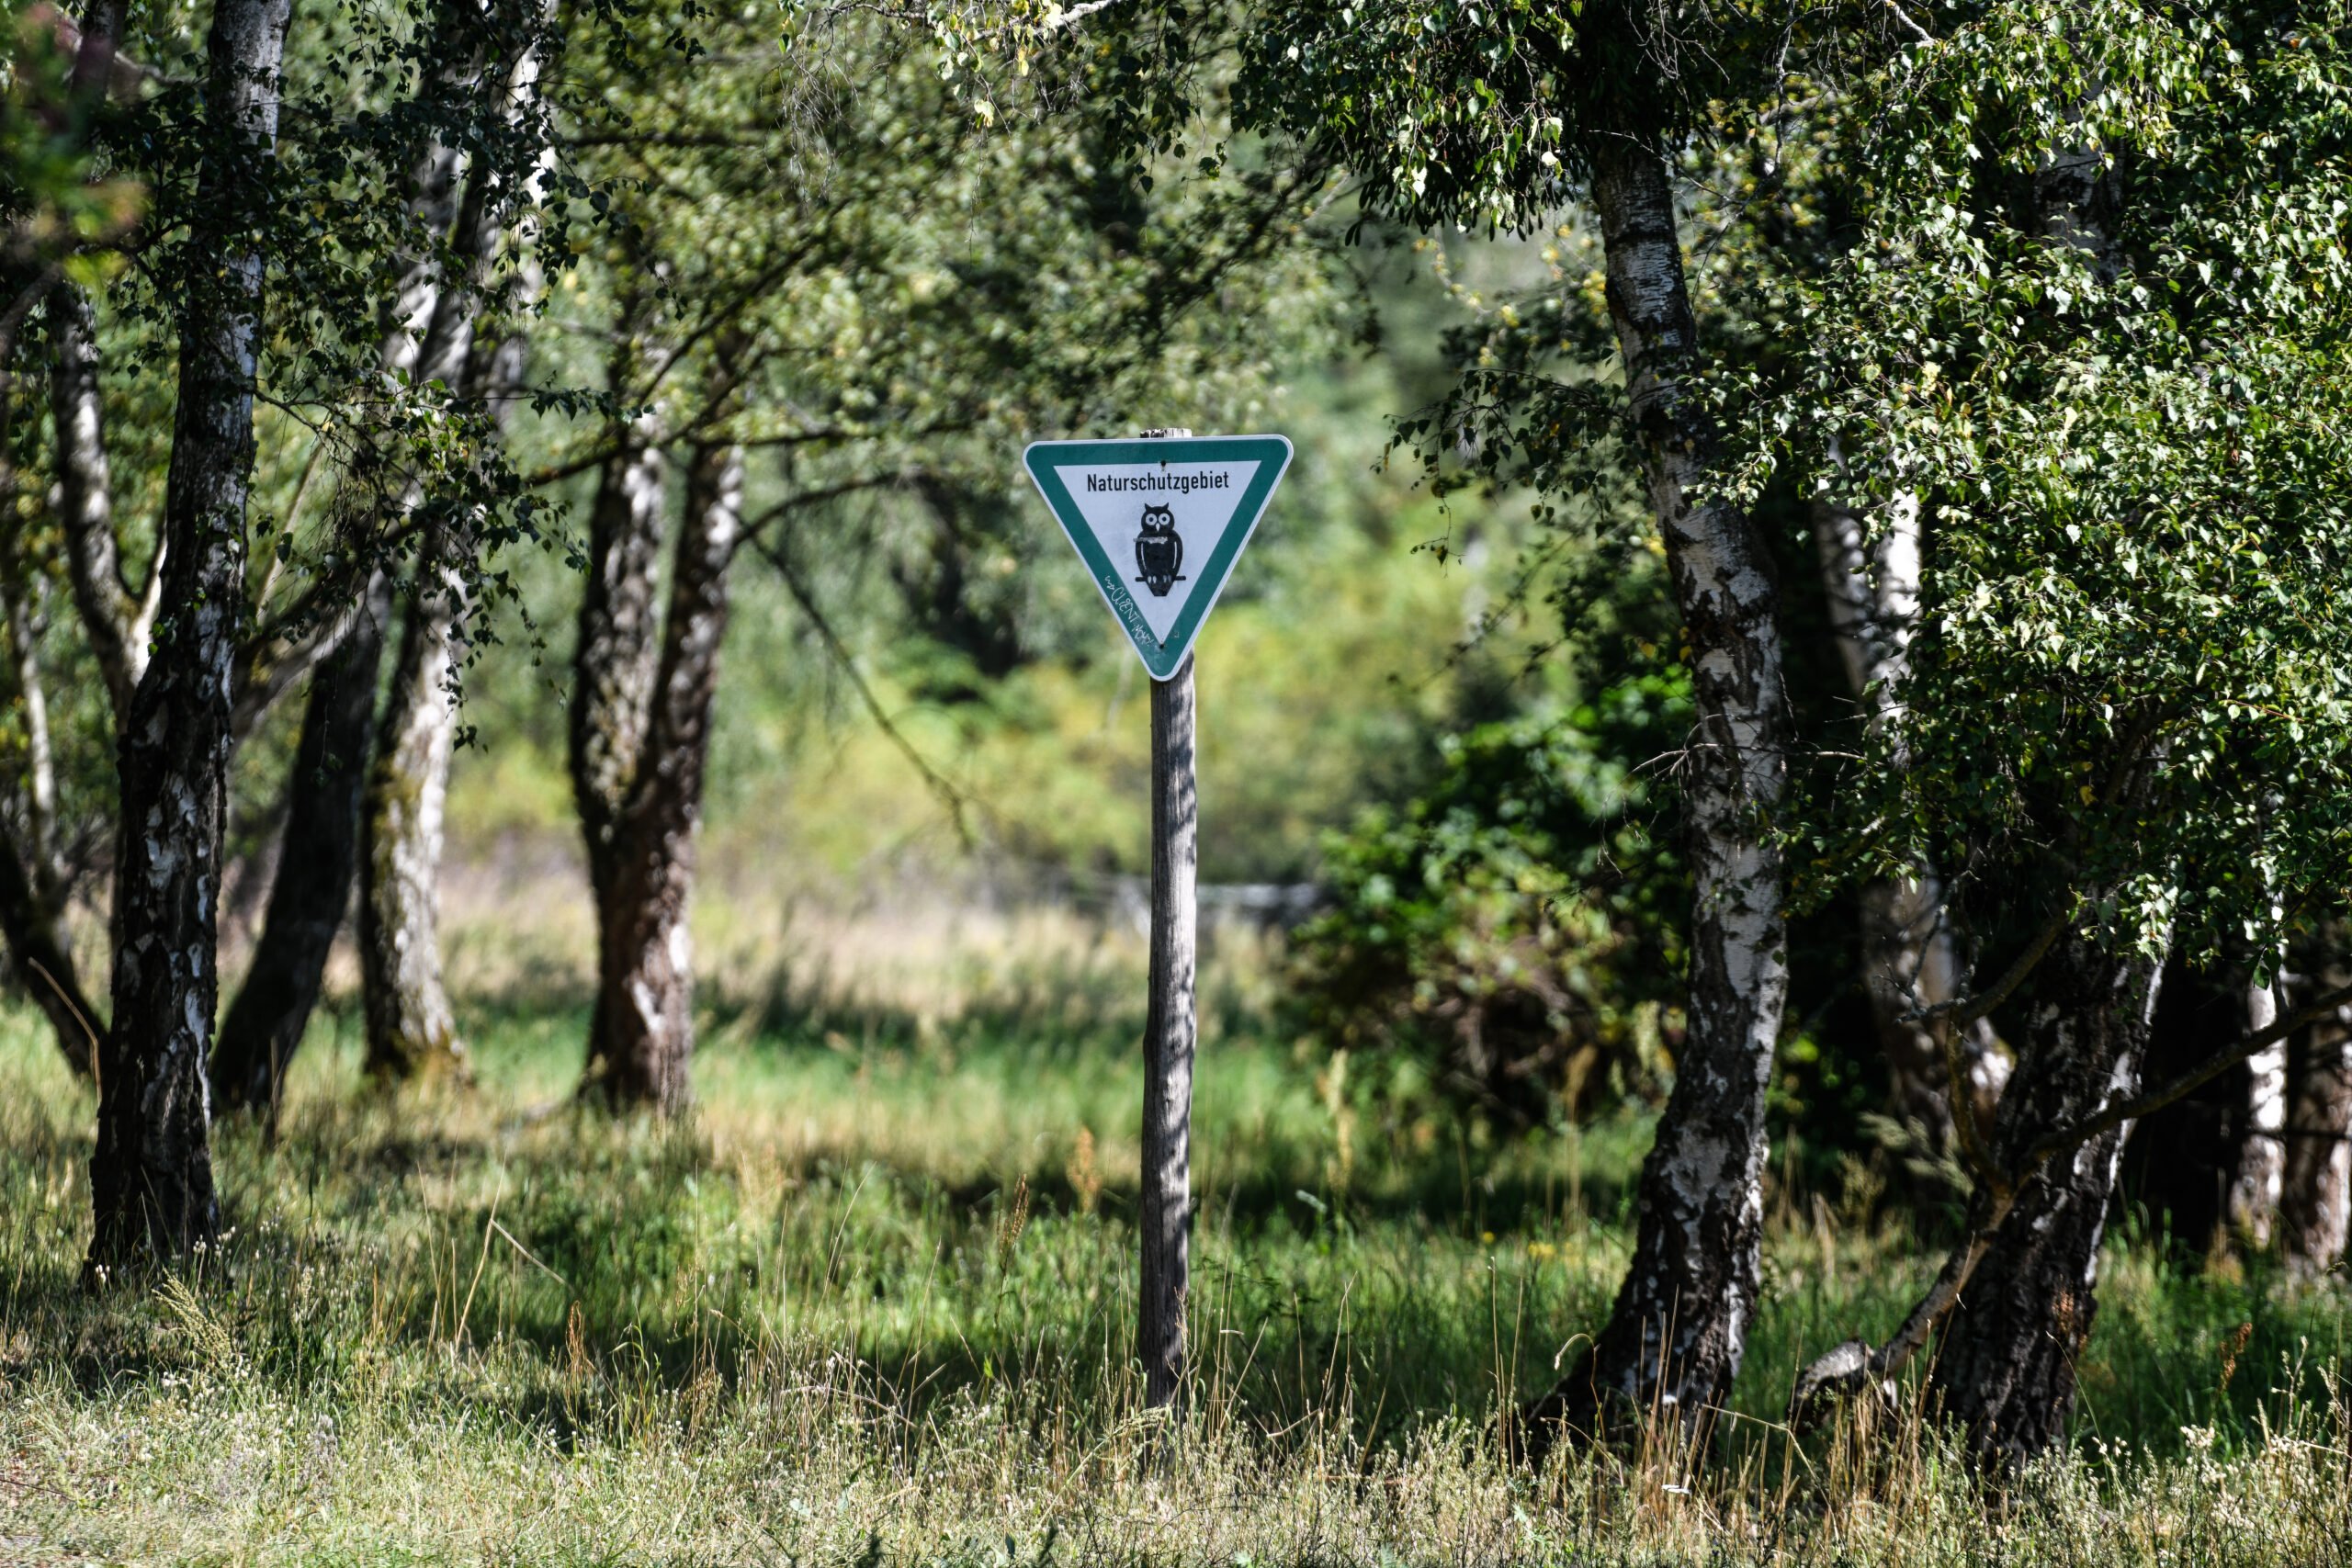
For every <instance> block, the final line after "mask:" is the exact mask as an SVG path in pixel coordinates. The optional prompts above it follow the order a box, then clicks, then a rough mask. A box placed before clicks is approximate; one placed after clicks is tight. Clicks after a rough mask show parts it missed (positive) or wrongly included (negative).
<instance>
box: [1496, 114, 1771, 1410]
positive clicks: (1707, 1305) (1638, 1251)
mask: <svg viewBox="0 0 2352 1568" xmlns="http://www.w3.org/2000/svg"><path fill="white" fill-rule="evenodd" d="M1593 201H1594V205H1595V206H1596V207H1597V208H1598V209H1599V210H1600V224H1601V240H1602V244H1603V247H1604V249H1605V253H1606V256H1607V262H1608V292H1609V308H1610V315H1611V320H1612V321H1613V322H1614V324H1615V327H1616V332H1617V341H1618V345H1619V348H1620V350H1621V351H1622V353H1623V357H1624V364H1625V376H1626V395H1627V399H1628V401H1629V403H1630V405H1631V412H1632V415H1633V423H1634V429H1635V431H1636V433H1637V434H1638V436H1639V439H1640V442H1641V446H1642V452H1643V457H1644V463H1645V470H1646V473H1647V477H1648V480H1649V491H1650V503H1651V507H1652V509H1653V511H1654V512H1655V513H1656V514H1657V522H1658V528H1659V531H1660V533H1661V534H1662V535H1663V536H1664V538H1665V543H1666V552H1667V561H1668V568H1669V569H1670V570H1671V573H1672V576H1673V581H1674V589H1675V598H1676V601H1677V603H1678V604H1679V608H1680V610H1681V613H1682V624H1683V627H1684V630H1685V633H1686V635H1687V636H1688V637H1689V639H1690V647H1691V656H1690V657H1691V687H1692V693H1693V695H1694V697H1695V699H1696V705H1697V710H1698V722H1697V725H1696V727H1695V730H1694V733H1693V735H1692V738H1691V746H1690V750H1688V752H1687V753H1686V758H1685V770H1684V774H1683V812H1684V822H1685V843H1686V846H1687V851H1688V853H1689V856H1690V864H1691V874H1692V881H1693V883H1694V890H1695V898H1694V901H1693V907H1692V909H1691V983H1690V1010H1689V1016H1690V1030H1689V1034H1688V1036H1687V1038H1686V1041H1685V1043H1684V1047H1683V1049H1682V1051H1681V1052H1680V1053H1679V1056H1678V1059H1677V1061H1676V1064H1675V1075H1674V1089H1673V1093H1672V1094H1671V1096H1670V1097H1669V1098H1668V1102H1667V1107H1666V1113H1665V1115H1664V1116H1663V1117H1662V1118H1661V1120H1660V1121H1659V1123H1658V1130H1657V1143H1656V1145H1655V1146H1653V1147H1652V1149H1651V1150H1650V1153H1649V1156H1648V1157H1647V1159H1645V1161H1644V1163H1643V1166H1642V1176H1641V1184H1640V1189H1639V1193H1640V1198H1639V1205H1640V1206H1639V1213H1638V1219H1637V1223H1636V1231H1635V1236H1634V1258H1633V1262H1632V1265H1631V1266H1630V1268H1629V1269H1627V1271H1626V1275H1625V1281H1624V1284H1623V1287H1622V1288H1621V1289H1620V1291H1619V1292H1618V1296H1617V1302H1616V1305H1615V1307H1614V1308H1613V1310H1612V1311H1611V1314H1610V1317H1609V1321H1608V1324H1607V1325H1606V1326H1604V1327H1603V1328H1602V1329H1601V1331H1600V1335H1599V1336H1598V1337H1596V1338H1595V1339H1594V1340H1592V1341H1591V1344H1590V1348H1589V1349H1588V1350H1587V1351H1586V1352H1585V1353H1584V1354H1583V1355H1582V1356H1581V1357H1580V1358H1579V1359H1578V1360H1577V1364H1576V1365H1575V1367H1574V1368H1573V1369H1572V1370H1571V1371H1569V1373H1568V1375H1567V1376H1566V1378H1565V1379H1564V1380H1562V1382H1560V1384H1559V1385H1558V1386H1557V1387H1556V1388H1555V1389H1554V1390H1553V1391H1552V1393H1550V1394H1548V1395H1546V1396H1545V1397H1544V1398H1543V1399H1541V1400H1538V1401H1537V1402H1535V1403H1534V1404H1532V1405H1530V1406H1529V1407H1528V1408H1527V1409H1526V1410H1525V1411H1524V1412H1523V1413H1522V1423H1521V1432H1522V1435H1523V1438H1524V1440H1525V1442H1526V1443H1527V1445H1528V1447H1529V1449H1530V1450H1531V1451H1537V1452H1540V1450H1542V1449H1543V1448H1544V1447H1545V1446H1547V1445H1548V1443H1549V1442H1550V1440H1551V1439H1552V1438H1553V1437H1554V1436H1555V1435H1556V1434H1557V1433H1558V1432H1559V1431H1560V1430H1561V1429H1562V1428H1563V1427H1565V1428H1567V1429H1569V1430H1573V1431H1577V1432H1585V1433H1593V1432H1597V1431H1598V1430H1599V1428H1600V1427H1601V1425H1602V1424H1603V1422H1604V1420H1605V1419H1607V1418H1608V1417H1610V1416H1618V1417H1623V1416H1627V1415H1633V1416H1635V1417H1636V1418H1638V1416H1639V1415H1640V1414H1641V1413H1643V1412H1646V1411H1651V1410H1656V1411H1657V1412H1659V1413H1660V1414H1662V1415H1665V1416H1669V1417H1670V1418H1672V1419H1675V1420H1678V1421H1679V1422H1680V1423H1681V1424H1682V1425H1683V1426H1684V1427H1685V1428H1686V1429H1690V1430H1694V1431H1695V1430H1699V1429H1701V1428H1702V1427H1704V1425H1705V1423H1706V1422H1707V1421H1708V1419H1709V1418H1710V1417H1711V1416H1712V1414H1713V1412H1714V1411H1715V1410H1717V1409H1719V1408H1720V1407H1721V1406H1722V1404H1723V1403H1724V1398H1725V1396H1726V1395H1727V1394H1728V1393H1730V1390H1731V1382H1732V1378H1733V1376H1734V1375H1735V1374H1736V1372H1737V1371H1738V1370H1739V1363H1740V1358H1741V1355H1742V1354H1743V1352H1744V1351H1745V1350H1746V1348H1747V1329H1748V1325H1749V1324H1750V1323H1751V1322H1752V1321H1753V1319H1754V1316H1755V1312H1756V1304H1757V1301H1756V1293H1757V1281H1758V1275H1759V1272H1760V1267H1761V1263H1760V1255H1759V1244H1760V1241H1761V1236H1762V1230H1763V1216H1764V1197H1763V1177H1764V1160H1765V1153H1766V1139H1765V1130H1764V1086H1765V1082H1766V1079H1767V1078H1768V1077H1769V1076H1770V1071H1771V1065H1772V1050H1773V1045H1774V1043H1775V1040H1776V1038H1777V1036H1778V1035H1779V1033H1780V1028H1781V1007H1782V1004H1783V1002H1784V1000H1785V998H1786V995H1787V990H1788V955H1787V952H1786V945H1787V944H1786V927H1785V921H1784V919H1783V915H1782V910H1781V862H1780V856H1779V852H1778V851H1777V850H1776V849H1775V848H1774V847H1773V844H1772V842H1771V840H1770V836H1769V824H1770V818H1771V815H1772V813H1773V810H1774V808H1775V807H1777V806H1778V804H1779V802H1780V799H1781V787H1782V781H1783V775H1784V771H1785V761H1784V757H1783V754H1782V753H1783V747H1784V739H1783V730H1784V724H1785V721H1784V716H1783V712H1782V704H1781V641H1780V631H1779V627H1778V626H1777V624H1776V622H1775V618H1774V617H1775V614H1776V609H1777V604H1778V594H1777V591H1776V589H1775V587H1774V583H1773V578H1772V574H1771V570H1770V565H1769V557H1768V555H1767V552H1766V550H1765V548H1764V547H1763V544H1762V542H1761V541H1760V540H1759V539H1758V537H1757V536H1756V534H1755V532H1754V530H1753V528H1752V527H1751V526H1750V525H1749V524H1748V521H1747V518H1746V517H1745V516H1743V515H1742V514H1741V513H1739V512H1738V511H1737V510H1736V509H1735V508H1733V507H1731V506H1729V505H1727V504H1725V503H1724V502H1720V501H1710V502H1694V501H1693V499H1692V491H1694V490H1698V489H1702V488H1703V486H1704V485H1705V483H1706V480H1707V478H1708V475H1709V472H1710V469H1711V467H1712V465H1713V463H1714V461H1715V435H1714V431H1713V428H1712V425H1711V424H1710V423H1709V420H1708V418H1707V416H1706V414H1705V413H1704V412H1703V411H1702V409H1701V408H1700V407H1699V406H1698V405H1697V404H1696V403H1695V402H1694V401H1693V400H1691V399H1690V397H1689V396H1688V395H1687V393H1686V390H1685V388H1684V385H1683V379H1682V378H1683V377H1684V376H1685V375H1686V374H1687V373H1688V371H1689V370H1690V369H1691V367H1693V366H1694V365H1695V364H1696V362H1697V359H1698V341H1697V324H1696V322H1695V321H1694V319H1693V317H1692V315H1691V300H1690V296H1689V293H1688V292H1687V289H1686V287H1685V284H1684V279H1683V273H1682V255H1681V248H1680V245H1679V241H1678V238H1677V235H1676V228H1675V209H1674V194H1673V186H1672V184H1671V182H1670V179H1669V176H1668V172H1667V167H1666V163H1665V160H1664V158H1663V157H1662V156H1661V155H1660V154H1659V153H1658V152H1657V151H1656V150H1655V149H1653V148H1650V147H1646V146H1643V145H1641V144H1639V143H1637V142H1635V141H1632V140H1630V139H1627V140H1607V139H1605V140H1604V141H1602V142H1601V144H1600V150H1599V152H1597V153H1596V157H1595V168H1594V174H1593Z"/></svg>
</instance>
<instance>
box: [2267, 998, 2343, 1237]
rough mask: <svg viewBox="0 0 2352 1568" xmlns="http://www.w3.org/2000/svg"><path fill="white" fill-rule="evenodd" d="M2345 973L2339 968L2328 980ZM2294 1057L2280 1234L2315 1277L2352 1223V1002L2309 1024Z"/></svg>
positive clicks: (2298, 1041) (2280, 1210) (2297, 1045)
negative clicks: (2333, 1013) (2333, 1014)
mask: <svg viewBox="0 0 2352 1568" xmlns="http://www.w3.org/2000/svg"><path fill="white" fill-rule="evenodd" d="M2345 978H2346V976H2345V974H2344V972H2343V971H2342V970H2335V971H2332V972H2330V973H2329V975H2328V976H2327V978H2326V980H2325V982H2324V984H2326V985H2330V986H2334V985H2340V984H2342V983H2343V982H2344V980H2345ZM2294 1058H2295V1059H2294V1062H2293V1067H2294V1071H2293V1074H2292V1077H2293V1080H2294V1098H2293V1100H2292V1102H2291V1107H2290V1111H2289V1113H2288V1118H2287V1129H2286V1145H2287V1168H2286V1170H2285V1172H2284V1173H2283V1176H2282V1179H2281V1180H2280V1182H2279V1192H2278V1239H2279V1243H2280V1250H2281V1251H2282V1252H2283V1253H2284V1254H2285V1256H2286V1261H2287V1269H2288V1272H2289V1273H2290V1274H2293V1275H2295V1276H2296V1277H2297V1278H2299V1279H2305V1280H2310V1279H2316V1278H2318V1277H2319V1276H2320V1275H2323V1274H2325V1273H2327V1272H2328V1271H2329V1270H2330V1269H2334V1268H2335V1266H2336V1265H2337V1264H2338V1263H2340V1262H2341V1261H2342V1260H2343V1258H2344V1249H2345V1242H2346V1231H2347V1228H2352V1007H2345V1008H2339V1009H2337V1010H2336V1012H2335V1016H2334V1017H2332V1018H2326V1019H2323V1020H2322V1021H2319V1022H2317V1023H2315V1024H2312V1026H2311V1027H2310V1028H2309V1029H2307V1030H2305V1031H2304V1032H2303V1034H2302V1036H2301V1038H2300V1039H2299V1040H2297V1041H2296V1042H2295V1051H2294Z"/></svg>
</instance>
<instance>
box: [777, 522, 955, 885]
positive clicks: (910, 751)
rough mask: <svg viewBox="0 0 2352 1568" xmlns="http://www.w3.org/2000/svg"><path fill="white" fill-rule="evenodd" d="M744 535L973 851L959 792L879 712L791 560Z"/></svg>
mask: <svg viewBox="0 0 2352 1568" xmlns="http://www.w3.org/2000/svg"><path fill="white" fill-rule="evenodd" d="M744 536H745V537H746V538H747V539H749V540H750V541H751V545H752V548H753V549H755V550H757V551H759V552H760V554H761V555H763V556H764V557H766V558H767V563H768V564H769V565H770V566H772V567H774V568H775V574H776V576H778V577H780V578H782V579H783V580H784V587H785V592H787V593H790V594H791V595H792V599H793V603H795V604H798V605H799V606H800V613H801V614H802V615H807V616H808V617H809V625H810V626H815V627H816V628H817V636H818V637H819V638H820V640H822V641H823V643H824V645H825V651H826V652H828V653H830V654H831V655H832V657H833V661H834V662H835V663H836V664H838V665H840V666H841V669H842V673H843V674H844V675H846V676H848V677H849V683H850V685H851V686H852V687H854V689H855V690H856V692H857V695H858V700H859V701H860V702H861V703H863V704H864V705H865V711H866V713H867V715H868V716H871V717H872V718H873V720H874V722H875V724H876V726H877V727H879V728H880V729H881V731H882V733H883V734H884V735H886V736H888V738H889V740H890V744H891V745H893V746H895V747H897V748H898V749H899V755H901V756H903V757H905V758H906V760H907V761H908V762H909V764H910V765H911V766H912V767H913V768H914V770H915V772H916V773H918V774H919V775H921V776H922V782H923V784H924V787H926V788H928V789H929V790H930V791H931V792H932V794H933V795H936V796H937V797H938V798H939V803H940V804H941V805H942V806H944V807H946V809H947V816H948V819H949V820H950V821H952V822H954V823H955V825H956V839H957V840H959V841H960V842H961V843H962V844H963V846H964V848H965V849H966V850H967V851H968V850H971V849H973V848H975V847H976V843H977V840H975V839H974V838H973V836H972V828H971V824H970V823H969V822H968V821H967V820H966V818H965V807H966V806H967V801H966V800H965V798H964V794H963V792H962V791H961V790H958V789H957V788H956V786H955V784H952V783H950V782H949V781H948V780H947V779H946V778H944V776H942V775H941V773H939V771H938V770H937V769H935V768H933V766H932V765H931V763H930V762H929V761H925V760H924V758H923V755H922V752H920V751H918V750H915V747H914V744H913V743H912V742H911V741H910V740H909V739H907V738H906V736H905V735H903V734H901V733H900V732H899V727H898V726H897V725H895V724H893V723H891V722H890V716H889V715H888V714H887V713H885V712H884V711H883V710H882V704H881V700H880V699H879V698H877V697H876V696H875V694H874V688H873V687H871V686H869V685H867V684H866V683H865V676H864V675H862V674H860V673H859V672H858V669H857V661H856V660H854V658H852V657H851V654H850V651H849V646H848V645H847V644H846V643H844V642H842V639H841V635H840V634H839V633H837V632H835V631H834V630H833V625H832V622H831V621H830V620H828V619H827V618H826V616H825V612H824V611H823V610H822V609H820V608H819V607H818V604H817V600H816V596H815V595H814V594H812V593H810V592H809V587H808V585H807V584H806V583H804V582H802V581H801V580H800V573H799V572H798V571H797V570H795V569H794V567H793V565H792V563H791V561H789V560H788V559H786V557H785V554H784V552H783V551H782V550H780V549H777V548H776V547H775V545H773V544H771V543H770V542H769V541H768V540H767V538H766V537H765V536H763V535H759V534H754V533H752V532H750V531H749V530H746V531H745V535H744Z"/></svg>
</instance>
